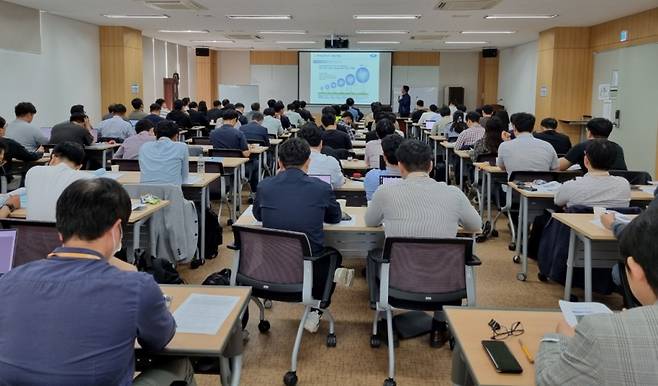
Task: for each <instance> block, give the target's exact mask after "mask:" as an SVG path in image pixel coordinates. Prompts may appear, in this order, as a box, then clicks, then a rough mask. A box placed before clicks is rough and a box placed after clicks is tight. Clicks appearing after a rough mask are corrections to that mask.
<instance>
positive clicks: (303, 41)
mask: <svg viewBox="0 0 658 386" xmlns="http://www.w3.org/2000/svg"><path fill="white" fill-rule="evenodd" d="M315 43H317V42H316V41H314V40H280V41H278V42H276V44H315Z"/></svg>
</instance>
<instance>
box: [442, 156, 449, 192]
mask: <svg viewBox="0 0 658 386" xmlns="http://www.w3.org/2000/svg"><path fill="white" fill-rule="evenodd" d="M443 151H445V156H446V184H448V185H450V164H449V163H448V160H449V157H448V148H447V147H446V148H444V150H443Z"/></svg>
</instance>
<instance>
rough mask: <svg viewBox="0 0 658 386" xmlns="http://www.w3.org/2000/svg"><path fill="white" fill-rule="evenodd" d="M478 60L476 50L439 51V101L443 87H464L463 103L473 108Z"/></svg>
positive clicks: (441, 97) (441, 99)
mask: <svg viewBox="0 0 658 386" xmlns="http://www.w3.org/2000/svg"><path fill="white" fill-rule="evenodd" d="M479 60H480V59H479V53H478V52H441V67H440V68H441V78H440V79H439V81H440V83H439V100H440V101H443V91H444V89H445V87H447V86H453V87H457V86H460V87H464V104H465V105H466V107H468V109H469V110H473V109H475V107H476V106H475V104H476V101H477V89H478V70H479V68H478V67H479Z"/></svg>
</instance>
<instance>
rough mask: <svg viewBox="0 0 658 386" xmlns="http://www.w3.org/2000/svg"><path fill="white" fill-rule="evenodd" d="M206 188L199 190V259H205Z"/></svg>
mask: <svg viewBox="0 0 658 386" xmlns="http://www.w3.org/2000/svg"><path fill="white" fill-rule="evenodd" d="M207 189H208V187H207V186H204V187H203V188H201V208H200V209H201V256H199V257H200V259H201V261H203V259H205V258H206V190H207Z"/></svg>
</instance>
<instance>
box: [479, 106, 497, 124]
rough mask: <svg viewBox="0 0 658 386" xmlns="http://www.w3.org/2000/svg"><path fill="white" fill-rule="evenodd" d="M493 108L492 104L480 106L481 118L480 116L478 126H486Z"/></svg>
mask: <svg viewBox="0 0 658 386" xmlns="http://www.w3.org/2000/svg"><path fill="white" fill-rule="evenodd" d="M493 113H494V109H493V106H492V105H484V106H482V118H480V126H482V127H485V128H486V127H487V121H488V120H489V119H491V117H492V116H493Z"/></svg>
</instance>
